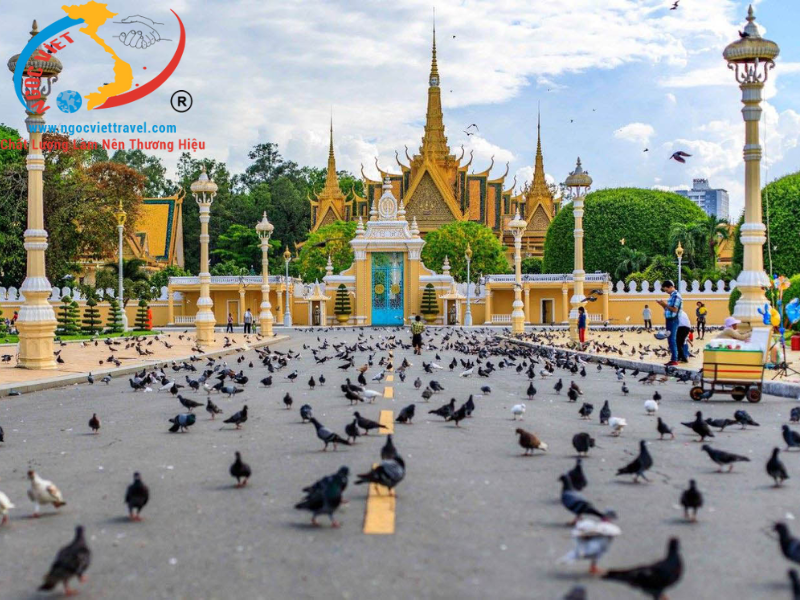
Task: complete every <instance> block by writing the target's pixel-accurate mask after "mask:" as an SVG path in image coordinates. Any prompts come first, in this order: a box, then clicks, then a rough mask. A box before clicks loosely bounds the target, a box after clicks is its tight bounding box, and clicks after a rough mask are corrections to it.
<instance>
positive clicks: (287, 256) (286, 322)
mask: <svg viewBox="0 0 800 600" xmlns="http://www.w3.org/2000/svg"><path fill="white" fill-rule="evenodd" d="M291 260H292V253H291V252H289V246H286V251H285V252H284V253H283V262H284V263H286V310H285V311H284V312H283V326H284V327H291V326H292V305H291V303H290V302H289V261H291Z"/></svg>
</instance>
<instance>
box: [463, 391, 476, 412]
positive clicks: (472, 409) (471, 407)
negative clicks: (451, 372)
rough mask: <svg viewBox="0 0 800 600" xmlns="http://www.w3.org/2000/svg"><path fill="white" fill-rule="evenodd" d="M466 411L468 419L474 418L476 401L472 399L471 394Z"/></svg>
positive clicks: (465, 404)
mask: <svg viewBox="0 0 800 600" xmlns="http://www.w3.org/2000/svg"><path fill="white" fill-rule="evenodd" d="M464 410H465V411H466V413H467V417H472V413H474V412H475V401H474V400H473V399H472V394H470V395H469V398H467V401H466V402H464Z"/></svg>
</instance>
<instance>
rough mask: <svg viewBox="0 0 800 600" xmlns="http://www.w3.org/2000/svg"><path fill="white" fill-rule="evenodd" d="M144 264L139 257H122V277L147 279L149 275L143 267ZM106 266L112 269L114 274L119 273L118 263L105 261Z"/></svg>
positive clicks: (136, 279) (134, 279)
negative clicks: (126, 258) (128, 258)
mask: <svg viewBox="0 0 800 600" xmlns="http://www.w3.org/2000/svg"><path fill="white" fill-rule="evenodd" d="M145 264H146V263H145V262H144V261H143V260H141V259H139V258H131V259H130V260H125V259H122V278H123V279H130V280H131V281H147V280H148V279H149V278H150V277H149V276H148V274H147V271H145V270H144V268H143V267H144V265H145ZM106 267H107V268H109V269H111V270H112V271H114V273H115V274H118V273H119V265H118V264H117V263H115V262H113V263H106Z"/></svg>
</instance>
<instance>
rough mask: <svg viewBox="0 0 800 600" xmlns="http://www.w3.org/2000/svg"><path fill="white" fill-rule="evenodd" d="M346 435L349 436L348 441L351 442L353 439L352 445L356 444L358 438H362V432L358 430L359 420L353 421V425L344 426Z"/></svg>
mask: <svg viewBox="0 0 800 600" xmlns="http://www.w3.org/2000/svg"><path fill="white" fill-rule="evenodd" d="M344 434H345V435H346V436H347V441H348V442H349V441H350V439H351V438H352V440H353V441H352V442H351V443H352V444H355V443H356V438H357V437H360V436H361V430H360V429H359V428H358V419H355V418H354V419H353V422H352V423H348V424H347V425H345V426H344Z"/></svg>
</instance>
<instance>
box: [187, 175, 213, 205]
mask: <svg viewBox="0 0 800 600" xmlns="http://www.w3.org/2000/svg"><path fill="white" fill-rule="evenodd" d="M190 189H191V190H192V193H193V194H194V196H195V200H197V203H198V204H211V202H213V200H214V196H215V195H216V194H217V190H218V189H219V188H218V187H217V184H216V183H214V182H213V181H212V180H211V179H209V178H208V173H206V167H205V165H203V167H202V169H201V170H200V177H198V178H197V181H195V182H194V183H193V184H192V185H191V186H190ZM198 194H199V195H200V197H199V198H198ZM206 194H209V196H210V197H209V198H207V197H206Z"/></svg>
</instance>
